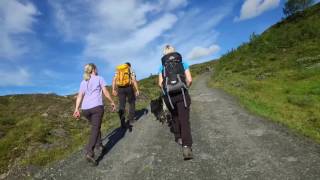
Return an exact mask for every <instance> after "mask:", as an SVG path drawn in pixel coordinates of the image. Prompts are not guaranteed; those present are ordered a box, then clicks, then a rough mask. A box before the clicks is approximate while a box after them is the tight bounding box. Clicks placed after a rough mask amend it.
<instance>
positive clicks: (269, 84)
mask: <svg viewBox="0 0 320 180" xmlns="http://www.w3.org/2000/svg"><path fill="white" fill-rule="evenodd" d="M210 84H211V85H212V86H215V87H220V88H222V89H224V90H225V91H227V92H229V93H231V94H232V95H234V96H236V97H238V98H239V100H240V101H241V102H242V104H244V106H246V107H247V108H248V109H250V110H251V111H252V112H254V113H257V114H259V115H262V116H265V117H268V118H270V119H272V120H274V121H276V122H279V123H281V124H284V125H286V126H288V127H290V128H292V129H294V130H295V131H297V132H300V133H302V134H304V135H306V136H309V137H312V138H313V139H315V140H316V141H318V142H320V4H316V5H314V6H313V7H311V8H309V9H307V10H306V11H304V12H301V13H298V14H296V15H294V16H291V17H288V18H286V19H284V20H283V21H281V22H279V23H277V24H275V25H273V26H272V27H271V28H269V29H268V30H266V31H265V32H264V33H262V34H261V35H255V34H252V36H251V37H250V41H249V42H248V43H245V44H243V45H241V46H240V47H238V48H237V49H236V50H232V51H231V52H229V53H227V54H226V55H224V56H223V57H221V59H220V60H219V62H218V64H217V65H216V66H215V73H214V75H213V76H212V82H211V83H210Z"/></svg>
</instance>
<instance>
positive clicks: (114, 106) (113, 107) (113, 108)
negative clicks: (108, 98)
mask: <svg viewBox="0 0 320 180" xmlns="http://www.w3.org/2000/svg"><path fill="white" fill-rule="evenodd" d="M111 110H112V112H115V111H116V105H115V104H114V102H112V103H111Z"/></svg>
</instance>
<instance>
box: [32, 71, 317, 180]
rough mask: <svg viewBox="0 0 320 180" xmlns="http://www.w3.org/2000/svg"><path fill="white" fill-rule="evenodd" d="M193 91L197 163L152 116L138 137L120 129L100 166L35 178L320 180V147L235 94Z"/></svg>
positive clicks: (75, 159)
mask: <svg viewBox="0 0 320 180" xmlns="http://www.w3.org/2000/svg"><path fill="white" fill-rule="evenodd" d="M208 76H209V75H208V74H204V75H202V76H201V78H198V80H197V81H196V82H195V83H194V86H193V88H192V89H191V90H190V93H191V97H192V100H193V101H192V113H191V125H192V135H193V139H194V145H193V150H194V159H193V160H191V161H183V158H182V154H181V149H180V147H179V146H178V145H177V144H176V143H175V142H174V138H173V135H172V134H171V133H170V131H169V129H168V127H167V126H165V125H162V124H160V123H159V122H158V121H156V120H155V118H154V117H153V115H152V114H150V113H149V114H147V115H145V116H143V117H142V118H141V119H140V120H139V121H138V122H136V123H135V124H134V127H133V131H132V132H124V131H122V130H120V129H116V130H115V131H114V132H112V133H109V136H108V137H107V138H106V139H105V144H107V145H106V147H107V149H106V151H105V152H104V153H103V156H101V158H100V159H101V161H100V162H99V165H98V166H97V167H90V166H88V164H87V163H86V162H85V160H84V159H83V154H82V152H78V153H76V154H74V155H72V156H71V157H70V158H68V159H66V160H64V161H61V162H58V163H56V164H54V165H52V166H51V167H48V168H46V169H45V170H43V171H42V172H40V173H37V174H36V175H35V176H34V177H33V178H34V179H68V180H71V179H77V180H79V179H86V180H89V179H104V180H105V179H110V180H144V179H155V180H168V179H174V180H177V179H181V180H185V179H192V180H197V179H199V180H200V179H217V180H221V179H254V180H256V179H279V180H280V179H281V180H283V179H304V180H305V179H320V146H319V145H317V144H315V143H313V142H311V141H310V140H308V139H307V138H304V137H300V136H298V135H295V134H294V133H292V132H290V130H287V129H286V128H284V127H281V126H280V125H277V124H274V123H272V122H270V121H268V120H264V119H263V118H260V117H257V116H255V115H252V114H250V113H248V112H247V111H246V110H244V109H243V108H241V107H240V106H239V104H238V103H237V102H236V101H235V100H234V99H233V98H231V97H230V96H228V95H227V94H225V93H224V92H221V91H220V90H216V89H210V88H207V86H206V79H207V77H208Z"/></svg>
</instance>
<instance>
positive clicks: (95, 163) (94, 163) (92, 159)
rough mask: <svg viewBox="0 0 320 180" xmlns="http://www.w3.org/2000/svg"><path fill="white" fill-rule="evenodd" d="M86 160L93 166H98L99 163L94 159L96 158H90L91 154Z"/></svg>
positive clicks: (87, 155)
mask: <svg viewBox="0 0 320 180" xmlns="http://www.w3.org/2000/svg"><path fill="white" fill-rule="evenodd" d="M86 160H87V161H88V163H90V164H92V165H93V166H96V165H98V163H97V161H96V160H95V159H94V156H90V155H89V154H86Z"/></svg>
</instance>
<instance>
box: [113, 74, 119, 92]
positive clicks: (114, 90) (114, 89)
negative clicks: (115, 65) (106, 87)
mask: <svg viewBox="0 0 320 180" xmlns="http://www.w3.org/2000/svg"><path fill="white" fill-rule="evenodd" d="M112 95H114V96H117V95H118V92H117V91H116V77H115V76H114V77H113V79H112Z"/></svg>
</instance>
